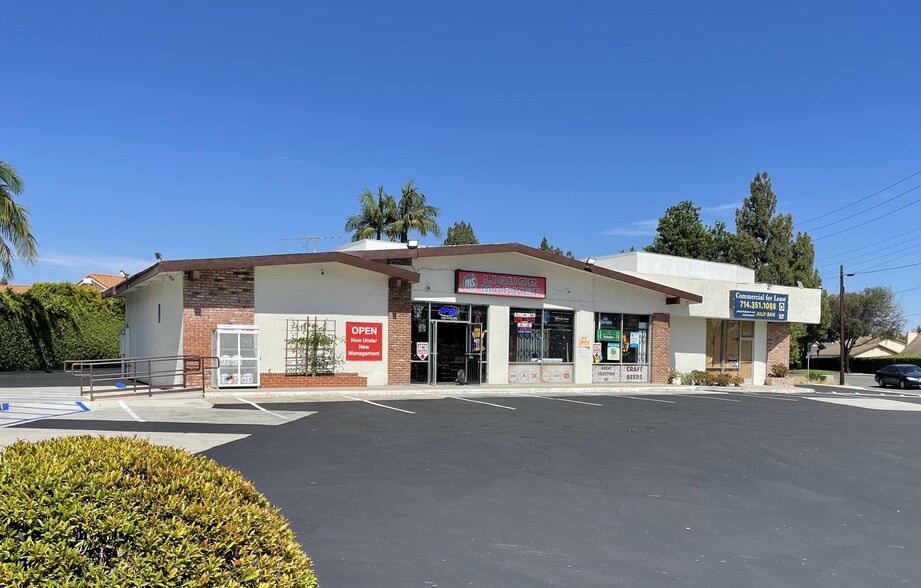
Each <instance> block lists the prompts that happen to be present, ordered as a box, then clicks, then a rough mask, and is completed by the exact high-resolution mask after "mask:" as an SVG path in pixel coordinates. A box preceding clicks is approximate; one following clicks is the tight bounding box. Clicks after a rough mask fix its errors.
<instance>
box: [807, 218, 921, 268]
mask: <svg viewBox="0 0 921 588" xmlns="http://www.w3.org/2000/svg"><path fill="white" fill-rule="evenodd" d="M918 231H921V227H915V228H914V229H911V230H910V231H905V233H904V234H901V235H895V236H894V237H889V238H888V239H882V240H881V241H876V242H875V243H876V244H877V245H880V244H882V243H888V242H889V241H895V240H896V239H904V238H905V235H910V234H911V233H917V232H918ZM858 251H863V248H861V249H854V250H852V251H846V252H844V253H838V254H837V255H829V256H828V257H820V258H819V259H818V260H817V261H825V260H827V259H835V258H836V257H843V256H845V255H850V254H851V253H856V252H858ZM837 263H838V262H835V264H836V265H837Z"/></svg>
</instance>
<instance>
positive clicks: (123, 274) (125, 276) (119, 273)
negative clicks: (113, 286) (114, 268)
mask: <svg viewBox="0 0 921 588" xmlns="http://www.w3.org/2000/svg"><path fill="white" fill-rule="evenodd" d="M118 275H120V276H121V277H123V278H127V277H128V276H130V275H131V274H129V273H127V272H125V270H118Z"/></svg>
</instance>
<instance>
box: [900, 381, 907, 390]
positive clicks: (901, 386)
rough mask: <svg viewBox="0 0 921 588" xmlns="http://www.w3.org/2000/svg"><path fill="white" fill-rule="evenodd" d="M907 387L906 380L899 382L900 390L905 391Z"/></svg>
mask: <svg viewBox="0 0 921 588" xmlns="http://www.w3.org/2000/svg"><path fill="white" fill-rule="evenodd" d="M905 387H906V386H905V380H899V388H901V389H902V390H904V389H905Z"/></svg>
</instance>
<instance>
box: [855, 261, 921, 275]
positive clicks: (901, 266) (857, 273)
mask: <svg viewBox="0 0 921 588" xmlns="http://www.w3.org/2000/svg"><path fill="white" fill-rule="evenodd" d="M916 265H921V262H918V263H909V264H908V265H899V266H896V267H884V268H882V269H878V270H870V271H868V272H851V273H853V274H854V275H855V276H862V275H863V274H875V273H879V272H888V271H890V270H897V269H904V268H906V267H915V266H916Z"/></svg>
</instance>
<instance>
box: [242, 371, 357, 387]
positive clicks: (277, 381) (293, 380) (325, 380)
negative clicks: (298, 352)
mask: <svg viewBox="0 0 921 588" xmlns="http://www.w3.org/2000/svg"><path fill="white" fill-rule="evenodd" d="M367 386H368V378H366V377H364V376H359V375H358V374H342V373H340V374H329V375H322V376H316V377H313V376H289V375H287V374H274V373H262V374H259V387H260V388H365V387H367Z"/></svg>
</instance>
